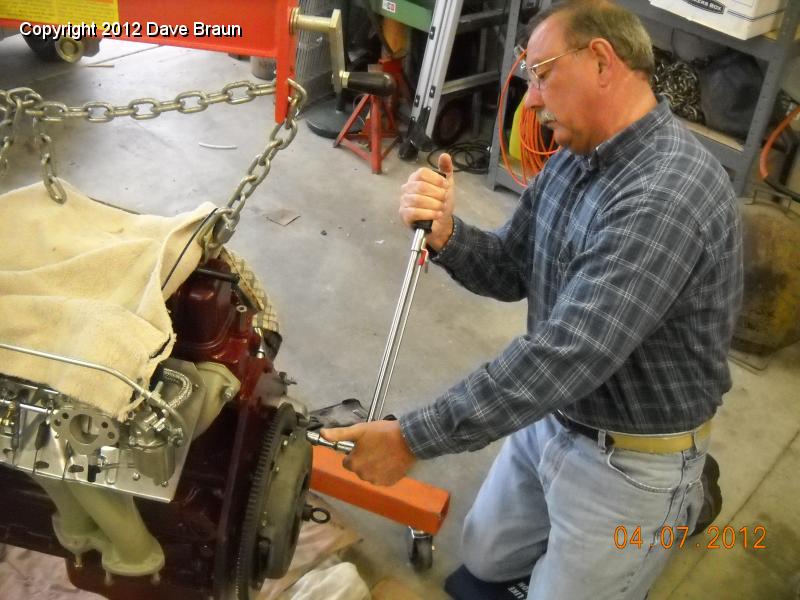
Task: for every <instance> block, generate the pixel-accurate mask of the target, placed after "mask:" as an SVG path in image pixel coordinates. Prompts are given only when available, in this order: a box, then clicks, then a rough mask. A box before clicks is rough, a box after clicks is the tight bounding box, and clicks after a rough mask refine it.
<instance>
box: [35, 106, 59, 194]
mask: <svg viewBox="0 0 800 600" xmlns="http://www.w3.org/2000/svg"><path fill="white" fill-rule="evenodd" d="M33 135H34V140H35V142H36V146H37V147H38V148H39V154H40V155H41V157H42V158H41V161H40V162H41V165H42V181H44V185H45V187H46V188H47V193H48V194H50V197H51V198H52V199H53V200H55V201H56V202H58V203H59V204H64V202H65V201H66V200H67V193H66V192H65V191H64V187H63V186H62V185H61V182H60V181H59V180H58V175H57V174H56V166H55V160H54V158H53V139H52V138H51V137H50V136H49V135H47V133H46V132H45V130H44V124H42V122H41V121H40V120H39V119H37V118H34V119H33Z"/></svg>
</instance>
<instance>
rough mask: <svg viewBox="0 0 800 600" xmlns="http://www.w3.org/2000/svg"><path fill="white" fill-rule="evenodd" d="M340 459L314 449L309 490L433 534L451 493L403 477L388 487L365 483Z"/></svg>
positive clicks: (443, 515) (321, 448)
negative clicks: (345, 466) (346, 467)
mask: <svg viewBox="0 0 800 600" xmlns="http://www.w3.org/2000/svg"><path fill="white" fill-rule="evenodd" d="M342 460H343V456H342V455H341V454H340V453H338V452H335V451H334V450H331V449H330V448H323V447H322V446H314V459H313V461H312V470H311V488H312V489H313V490H316V491H318V492H320V493H323V494H327V495H329V496H333V497H334V498H338V499H339V500H343V501H345V502H347V503H348V504H352V505H354V506H358V507H359V508H363V509H365V510H368V511H369V512H372V513H375V514H377V515H380V516H382V517H386V518H387V519H391V520H392V521H396V522H398V523H402V524H403V525H408V526H409V527H413V528H414V529H420V530H422V531H425V532H427V533H430V534H435V533H437V532H438V531H439V529H440V528H441V527H442V523H444V519H445V517H446V516H447V511H448V509H449V508H450V492H448V491H447V490H443V489H441V488H437V487H434V486H432V485H429V484H427V483H423V482H421V481H417V480H416V479H411V478H410V477H404V478H403V479H401V480H400V481H398V482H397V483H395V484H394V485H391V486H379V485H373V484H371V483H367V482H366V481H362V480H361V479H359V478H358V476H357V475H356V474H355V473H352V472H350V471H348V470H347V469H345V468H344V467H343V466H342Z"/></svg>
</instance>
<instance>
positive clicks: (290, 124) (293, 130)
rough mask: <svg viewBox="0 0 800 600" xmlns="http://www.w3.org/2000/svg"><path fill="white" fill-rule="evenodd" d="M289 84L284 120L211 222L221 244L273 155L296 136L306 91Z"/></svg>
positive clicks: (270, 163) (237, 219)
mask: <svg viewBox="0 0 800 600" xmlns="http://www.w3.org/2000/svg"><path fill="white" fill-rule="evenodd" d="M289 85H290V87H291V88H292V97H291V100H290V101H289V109H288V111H287V113H286V119H284V121H283V122H281V123H277V124H276V125H275V127H273V129H272V133H270V135H269V138H268V139H267V145H266V146H265V147H264V150H262V151H261V153H260V154H257V155H256V156H255V158H254V159H253V161H252V162H251V163H250V167H249V168H248V169H247V173H245V176H244V177H242V179H241V181H239V185H237V186H236V189H234V191H233V194H231V197H230V199H229V200H228V204H227V207H226V208H227V209H228V210H226V211H224V212H222V213H221V214H220V219H219V221H218V222H217V223H216V224H215V225H214V235H213V238H214V241H215V242H217V243H218V244H220V245H221V244H224V243H225V242H227V241H228V240H229V239H230V237H231V235H233V232H234V230H235V229H236V225H237V224H238V223H239V217H240V215H241V213H242V209H243V208H244V205H245V202H246V201H247V199H248V198H249V197H250V196H252V195H253V192H255V191H256V188H257V187H258V186H259V185H260V184H261V182H262V181H264V178H265V177H266V176H267V175H268V174H269V170H270V168H271V167H272V159H273V158H275V155H276V154H277V153H278V152H280V151H281V150H283V149H284V148H286V147H287V146H288V145H289V144H291V143H292V140H293V139H294V138H295V136H296V135H297V115H298V113H299V112H300V108H301V107H302V106H303V104H304V103H305V100H306V96H307V94H306V91H305V89H304V88H303V87H302V86H301V85H300V84H298V83H296V82H295V81H292V80H291V79H290V80H289ZM282 129H285V130H287V131H288V134H287V135H286V136H283V137H281V135H279V134H280V132H281V130H282Z"/></svg>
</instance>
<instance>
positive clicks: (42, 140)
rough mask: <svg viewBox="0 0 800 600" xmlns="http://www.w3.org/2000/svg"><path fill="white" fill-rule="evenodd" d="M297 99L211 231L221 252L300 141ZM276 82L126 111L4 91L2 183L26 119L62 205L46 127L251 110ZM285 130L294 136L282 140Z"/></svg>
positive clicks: (0, 109) (189, 94) (298, 89)
mask: <svg viewBox="0 0 800 600" xmlns="http://www.w3.org/2000/svg"><path fill="white" fill-rule="evenodd" d="M289 86H290V87H291V88H292V96H291V98H290V101H289V109H288V112H287V116H286V119H284V120H283V121H282V122H280V123H277V124H276V125H275V127H274V128H273V129H272V133H271V134H270V136H269V138H268V141H267V145H266V147H265V148H264V150H263V151H262V152H261V153H260V154H258V155H257V156H256V157H255V158H254V159H253V161H252V162H251V163H250V167H249V168H248V169H247V173H246V174H245V176H244V177H243V178H242V180H241V181H240V182H239V184H238V185H237V186H236V189H235V190H234V192H233V194H232V195H231V198H230V200H229V201H228V204H227V207H226V208H225V209H222V210H220V211H218V213H217V215H216V218H215V219H214V220H212V221H211V222H210V223H209V227H208V229H207V231H208V232H209V234H210V239H208V240H206V243H207V244H210V245H212V246H213V247H215V248H219V247H221V246H222V244H224V243H225V242H227V241H228V240H229V239H230V237H231V235H233V232H234V230H235V228H236V225H237V224H238V222H239V216H240V214H241V212H242V209H243V208H244V204H245V201H246V200H247V198H249V197H250V196H251V195H252V194H253V192H254V191H255V190H256V188H257V187H258V186H259V184H260V183H261V182H262V181H263V180H264V178H265V177H266V176H267V175H268V174H269V170H270V167H271V164H272V159H273V158H274V157H275V155H276V154H277V153H278V152H279V151H280V150H282V149H284V148H286V146H288V145H289V144H290V143H291V142H292V140H293V139H294V137H295V136H296V135H297V115H298V113H299V112H300V108H301V107H302V105H303V104H304V103H305V100H306V91H305V89H303V87H302V86H301V85H299V84H298V83H296V82H295V81H292V80H291V79H290V80H289ZM275 90H276V85H275V83H274V82H267V83H262V84H257V83H253V82H252V81H235V82H233V83H229V84H227V85H225V86H224V87H223V88H222V89H221V90H219V91H216V92H210V93H208V92H203V91H200V90H189V91H186V92H182V93H180V94H178V95H177V96H175V98H174V99H172V100H157V99H155V98H137V99H135V100H131V101H130V102H128V104H125V105H114V104H111V103H110V102H102V101H91V102H86V103H84V104H82V105H81V106H68V105H66V104H64V103H63V102H54V101H51V100H43V99H42V97H41V96H40V95H39V94H37V93H36V92H35V91H34V90H32V89H31V88H14V89H11V90H0V177H2V176H3V175H4V174H5V172H6V171H7V170H8V155H9V153H10V149H11V146H12V145H13V144H14V136H15V134H16V133H17V132H18V131H19V127H20V123H21V120H22V118H23V116H26V117H30V118H32V119H33V128H34V135H35V138H36V144H37V146H38V148H39V151H40V153H41V165H42V180H43V181H44V184H45V186H46V187H47V191H48V193H49V194H50V196H51V197H52V198H53V199H54V200H55V201H56V202H59V203H63V202H64V201H65V200H66V193H65V192H64V188H63V187H62V185H61V182H60V181H59V179H58V177H57V175H56V169H55V164H54V155H53V145H52V138H51V137H50V136H49V135H48V134H47V133H46V132H45V130H44V124H46V123H61V122H63V121H64V120H66V119H85V120H87V121H89V122H90V123H108V122H110V121H112V120H114V119H115V118H117V117H131V118H132V119H136V120H137V121H142V120H147V119H155V118H156V117H159V116H161V115H162V114H164V113H167V112H171V111H176V112H179V113H181V114H194V113H198V112H202V111H204V110H206V109H207V108H208V107H209V106H211V105H212V104H220V103H223V102H224V103H226V104H232V105H237V104H245V103H246V102H251V101H252V100H255V99H256V98H258V97H260V96H266V95H270V94H274V93H275ZM281 129H286V130H287V131H288V132H289V133H288V134H287V135H286V136H283V137H282V136H281V135H279V134H280V132H281Z"/></svg>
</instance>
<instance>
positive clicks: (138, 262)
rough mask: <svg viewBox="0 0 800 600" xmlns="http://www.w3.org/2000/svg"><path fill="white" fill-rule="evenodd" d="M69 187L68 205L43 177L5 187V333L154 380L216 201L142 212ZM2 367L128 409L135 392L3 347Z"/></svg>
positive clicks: (15, 340)
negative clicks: (177, 294) (173, 308)
mask: <svg viewBox="0 0 800 600" xmlns="http://www.w3.org/2000/svg"><path fill="white" fill-rule="evenodd" d="M64 188H65V190H66V193H67V200H66V202H65V203H64V204H58V203H57V202H55V201H54V200H52V199H51V198H50V196H49V195H48V194H47V190H46V189H45V187H44V185H43V184H41V183H38V184H34V185H31V186H28V187H26V188H22V189H18V190H14V191H12V192H8V193H7V194H3V195H2V196H0V240H2V243H0V342H3V343H6V344H12V345H15V346H23V347H26V348H31V349H34V350H39V351H44V352H49V353H54V354H59V355H63V356H68V357H70V358H75V359H79V360H83V361H88V362H93V363H98V364H101V365H104V366H106V367H110V368H113V369H116V370H118V371H121V372H122V373H123V374H125V375H126V376H128V377H129V378H130V379H132V380H133V381H140V382H142V383H144V384H145V385H146V383H147V382H148V380H149V379H150V376H151V375H152V373H153V371H154V369H155V367H156V365H157V364H158V363H159V362H161V361H162V360H164V359H166V358H167V357H168V356H169V355H170V352H171V350H172V347H173V345H174V343H175V334H174V332H173V330H172V322H171V320H170V316H169V314H168V312H167V308H166V305H165V303H164V301H165V299H166V298H168V297H169V296H170V295H171V294H172V293H173V292H174V291H175V289H176V288H177V287H178V286H179V285H180V284H181V283H182V282H183V281H184V280H185V279H186V278H187V277H188V276H189V274H190V273H191V272H192V271H193V270H194V268H195V267H196V266H197V264H198V262H199V260H200V257H201V254H202V248H201V246H200V244H199V243H198V242H197V238H195V239H194V240H192V234H193V233H194V231H195V230H196V229H197V227H198V226H199V225H200V223H201V222H202V220H203V219H204V218H205V217H206V216H207V215H209V214H210V213H211V212H212V211H213V210H214V208H215V207H214V206H213V205H212V204H210V203H208V202H206V203H204V204H202V205H201V206H200V207H199V208H197V209H196V210H194V211H192V212H187V213H182V214H179V215H176V216H174V217H159V216H153V215H136V214H132V213H129V212H126V211H124V210H121V209H118V208H114V207H111V206H108V205H105V204H102V203H100V202H96V201H94V200H92V199H90V198H88V197H87V196H85V195H83V194H82V193H81V192H79V191H78V190H76V189H75V188H73V187H72V186H69V185H67V184H66V183H64ZM198 237H199V236H198ZM187 244H188V249H187V251H186V252H185V254H184V255H183V257H182V258H181V260H180V262H179V263H178V266H177V268H176V269H175V272H174V273H173V274H172V276H171V277H170V279H169V282H168V285H167V286H166V288H165V289H164V290H163V291H162V289H161V286H162V283H163V282H164V280H165V279H166V277H167V274H168V273H169V272H170V270H171V269H172V267H173V265H174V264H175V262H176V261H177V260H178V257H179V255H180V254H181V252H182V251H183V250H184V248H185V247H187ZM0 373H2V374H5V375H11V376H15V377H21V378H23V379H28V380H31V381H35V382H36V383H39V384H45V385H48V386H50V387H52V388H54V389H56V390H58V391H59V392H61V393H64V394H67V395H69V396H72V397H74V398H76V399H78V400H80V401H81V402H84V403H87V404H89V405H91V406H94V407H96V408H98V409H100V410H101V411H103V412H105V413H106V414H110V415H113V416H117V417H118V418H123V416H124V413H125V411H126V409H127V408H128V404H129V401H130V399H131V395H132V393H133V390H132V389H131V388H130V387H129V386H128V385H126V384H125V383H123V382H122V381H120V380H119V379H117V378H116V377H113V376H111V375H109V374H107V373H103V372H101V371H97V370H93V369H88V368H85V367H80V366H75V365H70V364H66V363H63V362H60V361H56V360H52V359H46V358H40V357H36V356H32V355H28V354H21V353H18V352H13V351H9V350H3V349H0Z"/></svg>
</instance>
